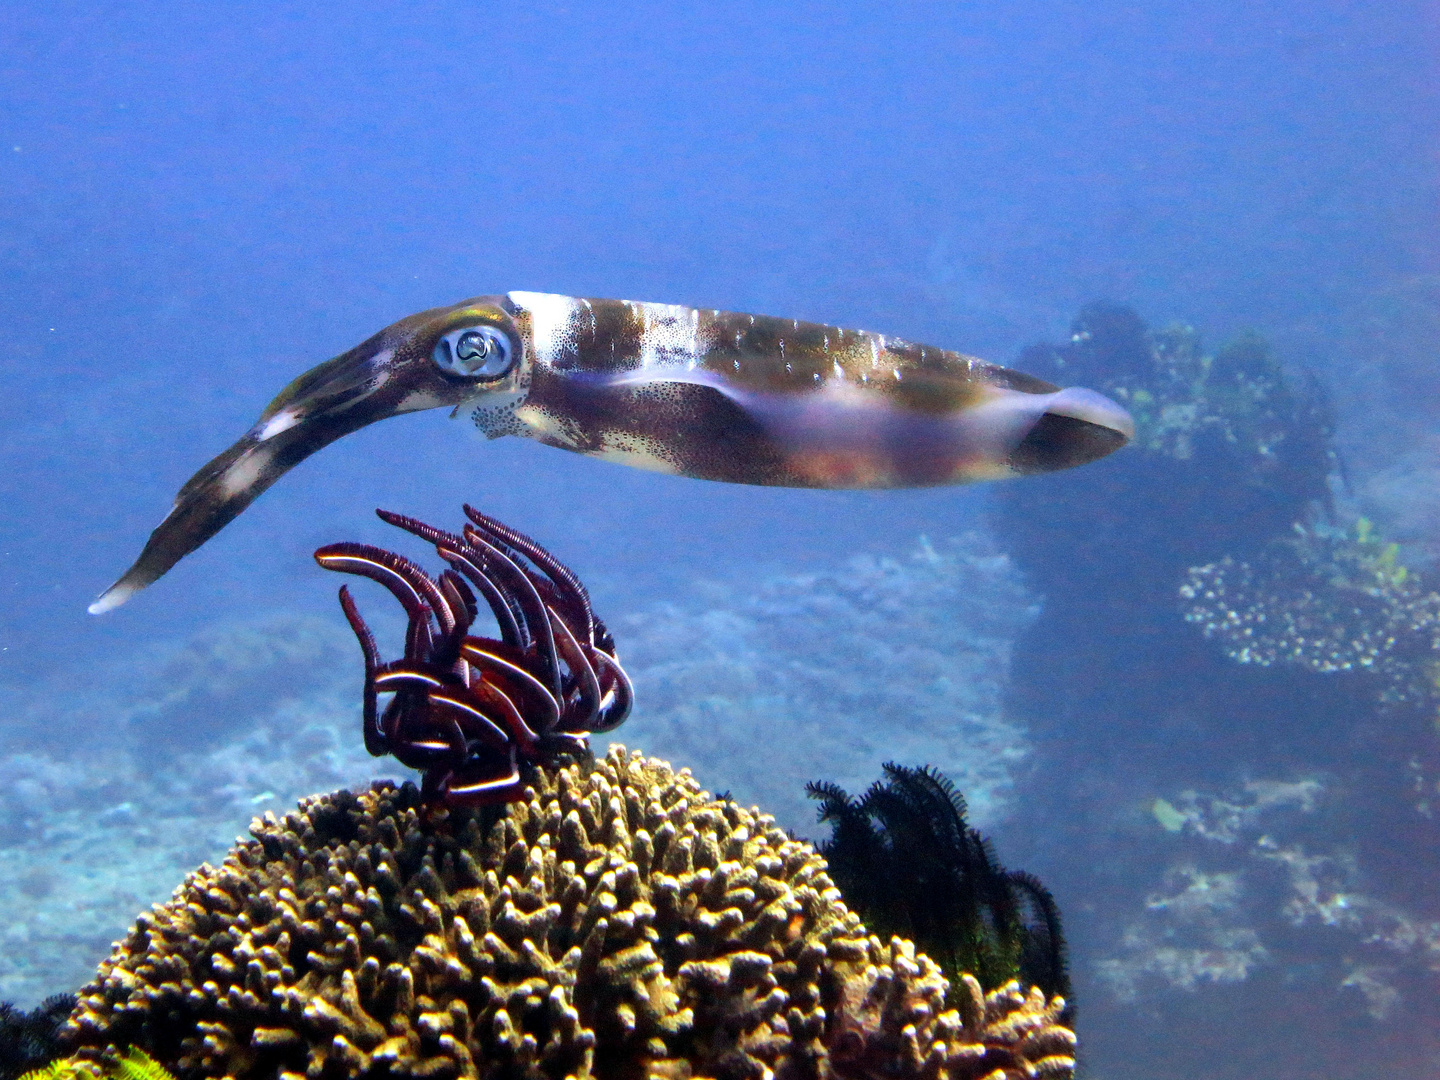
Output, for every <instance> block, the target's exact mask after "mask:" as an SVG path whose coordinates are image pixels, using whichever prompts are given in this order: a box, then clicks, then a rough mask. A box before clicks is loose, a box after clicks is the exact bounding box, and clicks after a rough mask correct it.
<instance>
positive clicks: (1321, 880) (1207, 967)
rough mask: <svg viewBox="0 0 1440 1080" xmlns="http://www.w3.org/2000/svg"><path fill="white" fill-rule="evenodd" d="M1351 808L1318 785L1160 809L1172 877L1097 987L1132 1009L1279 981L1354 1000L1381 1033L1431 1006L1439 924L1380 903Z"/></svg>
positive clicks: (1193, 794) (1127, 922) (1129, 927)
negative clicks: (1409, 1004) (1218, 988)
mask: <svg viewBox="0 0 1440 1080" xmlns="http://www.w3.org/2000/svg"><path fill="white" fill-rule="evenodd" d="M1343 802H1344V792H1343V789H1340V790H1337V789H1336V786H1335V784H1334V781H1333V780H1331V779H1329V778H1324V777H1320V776H1307V777H1304V778H1301V779H1297V780H1273V779H1270V780H1252V781H1249V782H1247V783H1245V784H1244V785H1243V786H1242V788H1241V789H1240V790H1239V791H1235V792H1226V793H1225V794H1223V795H1216V794H1210V793H1204V792H1198V791H1194V790H1184V791H1180V792H1177V793H1174V794H1172V796H1171V797H1170V798H1168V799H1167V798H1157V799H1156V800H1155V801H1154V803H1153V804H1152V805H1151V815H1152V817H1153V823H1152V827H1153V828H1154V830H1155V835H1157V836H1164V837H1165V838H1166V840H1167V841H1168V842H1167V844H1166V847H1167V848H1169V851H1170V859H1171V860H1172V861H1171V865H1170V866H1169V867H1168V868H1167V869H1166V870H1165V871H1164V873H1163V875H1162V876H1161V879H1160V881H1159V882H1158V883H1156V884H1155V885H1154V886H1153V887H1152V891H1151V892H1150V893H1149V894H1148V895H1147V896H1146V897H1145V898H1144V902H1143V907H1140V906H1139V905H1137V909H1136V910H1133V911H1132V913H1131V914H1129V915H1128V916H1126V917H1125V918H1124V929H1123V933H1122V934H1121V936H1120V941H1119V948H1118V949H1117V950H1116V951H1115V953H1114V954H1112V955H1111V956H1110V957H1107V958H1105V959H1104V960H1102V961H1101V962H1100V967H1099V974H1100V977H1101V979H1102V981H1103V982H1104V983H1105V984H1107V985H1108V986H1109V988H1110V989H1111V990H1112V991H1113V992H1114V993H1116V994H1117V995H1118V996H1120V997H1121V998H1122V999H1124V1000H1126V1001H1133V1000H1135V999H1136V998H1137V997H1139V996H1141V995H1142V994H1146V996H1149V995H1148V993H1147V992H1148V991H1153V990H1154V989H1155V988H1156V987H1159V986H1168V987H1173V988H1176V989H1180V990H1188V991H1193V990H1196V989H1198V988H1200V987H1203V986H1206V985H1216V984H1225V983H1238V982H1242V981H1244V980H1246V979H1249V978H1252V977H1254V976H1255V975H1256V974H1257V973H1259V972H1260V971H1262V970H1263V969H1267V968H1273V969H1278V971H1279V972H1281V973H1282V974H1283V981H1284V982H1286V983H1289V984H1291V985H1294V986H1296V987H1297V988H1300V987H1309V986H1316V987H1317V988H1319V987H1325V986H1327V985H1328V986H1329V987H1336V988H1339V989H1340V990H1341V992H1342V994H1346V995H1348V994H1353V995H1355V999H1356V1000H1357V1001H1358V1002H1359V1003H1360V1004H1361V1005H1362V1006H1363V1008H1364V1010H1365V1012H1367V1013H1368V1014H1369V1015H1370V1016H1371V1017H1372V1018H1374V1019H1375V1020H1384V1019H1386V1018H1387V1017H1389V1016H1390V1014H1391V1013H1392V1012H1394V1011H1395V1010H1396V1009H1397V1007H1398V1006H1399V1005H1400V1004H1401V1003H1402V1001H1404V999H1405V998H1406V997H1407V996H1420V997H1423V996H1426V995H1428V994H1430V993H1431V992H1432V991H1431V990H1430V985H1431V974H1432V972H1433V971H1434V970H1435V968H1436V967H1437V966H1440V923H1437V922H1435V921H1433V920H1431V919H1428V918H1427V917H1425V916H1424V915H1422V914H1420V913H1417V912H1415V911H1413V910H1407V909H1406V908H1405V907H1403V906H1401V905H1398V904H1396V903H1394V902H1393V901H1388V900H1385V899H1382V898H1381V897H1379V896H1377V895H1375V891H1376V888H1377V886H1383V885H1386V884H1391V883H1388V882H1385V881H1383V880H1381V881H1377V880H1374V877H1375V873H1376V871H1375V870H1374V869H1371V870H1370V871H1369V873H1367V872H1366V871H1365V870H1363V869H1362V867H1361V865H1360V861H1359V859H1358V858H1357V855H1358V852H1357V851H1356V850H1355V849H1354V847H1353V846H1352V845H1351V844H1349V843H1346V842H1344V841H1342V840H1338V839H1337V834H1342V828H1343V823H1342V822H1337V821H1336V817H1337V815H1343V813H1344V807H1343ZM1337 826H1340V827H1337ZM1342 835H1343V834H1342ZM1422 872H1423V871H1422ZM1302 928H1310V930H1311V931H1312V932H1311V933H1306V934H1303V935H1302V934H1298V933H1297V932H1296V931H1297V930H1300V929H1302Z"/></svg>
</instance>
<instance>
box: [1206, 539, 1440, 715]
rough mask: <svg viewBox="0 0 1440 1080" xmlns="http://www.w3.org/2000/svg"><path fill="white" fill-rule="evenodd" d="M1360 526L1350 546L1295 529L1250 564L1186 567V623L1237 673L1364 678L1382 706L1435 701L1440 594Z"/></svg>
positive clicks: (1439, 674) (1224, 562)
mask: <svg viewBox="0 0 1440 1080" xmlns="http://www.w3.org/2000/svg"><path fill="white" fill-rule="evenodd" d="M1396 552H1397V549H1396V546H1395V545H1394V544H1384V543H1382V542H1380V540H1379V539H1377V538H1376V537H1375V536H1374V533H1373V531H1372V529H1371V528H1370V526H1369V523H1368V522H1367V521H1365V520H1364V519H1363V518H1362V519H1361V521H1360V523H1359V525H1358V526H1357V528H1356V532H1355V535H1354V536H1351V535H1350V534H1349V533H1346V532H1341V531H1339V530H1336V529H1327V528H1319V527H1316V528H1301V527H1298V526H1297V527H1296V528H1295V530H1294V532H1293V534H1292V535H1291V536H1290V537H1288V538H1287V539H1285V540H1283V541H1278V542H1276V543H1274V544H1272V545H1271V546H1270V547H1269V548H1268V549H1267V550H1266V551H1265V552H1264V553H1262V554H1261V555H1260V556H1257V557H1256V558H1254V559H1252V560H1250V561H1240V560H1236V559H1231V558H1225V559H1222V560H1220V561H1219V562H1215V563H1210V564H1207V565H1205V566H1197V567H1193V568H1192V569H1191V570H1190V576H1189V580H1188V581H1187V582H1186V583H1185V584H1184V585H1183V586H1182V587H1181V589H1180V595H1181V597H1182V598H1183V600H1184V601H1185V607H1186V610H1185V618H1186V619H1187V620H1188V621H1189V622H1192V623H1195V624H1198V625H1199V626H1200V627H1201V628H1202V629H1203V630H1204V632H1205V636H1206V637H1211V638H1215V639H1216V640H1218V641H1219V642H1220V644H1221V645H1222V647H1223V648H1224V649H1225V652H1226V653H1227V654H1228V655H1229V656H1230V657H1231V658H1232V659H1234V660H1237V661H1239V662H1240V663H1245V664H1258V665H1261V666H1268V665H1270V664H1274V663H1279V662H1285V663H1291V664H1298V665H1300V666H1302V667H1305V668H1309V669H1310V670H1311V671H1315V672H1319V673H1322V674H1330V673H1334V672H1341V671H1361V672H1370V673H1373V674H1374V675H1377V676H1379V677H1380V679H1381V685H1380V698H1381V700H1382V701H1384V702H1387V703H1393V702H1405V701H1418V702H1425V701H1434V700H1436V699H1437V697H1440V684H1437V678H1440V663H1437V661H1436V659H1435V657H1436V651H1437V649H1440V594H1437V593H1435V592H1433V591H1431V590H1429V589H1428V588H1426V587H1425V585H1424V584H1423V583H1422V581H1421V580H1420V578H1419V577H1418V575H1416V574H1413V573H1411V572H1410V571H1409V570H1408V569H1407V568H1406V567H1405V566H1403V565H1401V564H1399V563H1398V562H1397V561H1396Z"/></svg>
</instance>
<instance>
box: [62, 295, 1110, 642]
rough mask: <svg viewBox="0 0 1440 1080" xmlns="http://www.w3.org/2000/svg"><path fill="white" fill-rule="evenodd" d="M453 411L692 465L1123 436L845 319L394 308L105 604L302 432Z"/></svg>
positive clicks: (638, 306) (947, 475) (235, 459)
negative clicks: (830, 322)
mask: <svg viewBox="0 0 1440 1080" xmlns="http://www.w3.org/2000/svg"><path fill="white" fill-rule="evenodd" d="M441 407H447V408H451V407H453V408H454V409H455V415H465V416H468V417H470V419H471V420H472V421H473V422H474V423H475V425H476V426H477V427H478V428H479V429H480V430H481V431H483V432H484V433H485V434H486V435H488V436H490V437H491V438H498V437H499V436H501V435H523V436H526V437H528V438H532V439H538V440H539V441H540V442H543V443H547V444H549V445H550V446H558V447H562V448H564V449H566V450H573V451H576V452H577V453H581V454H590V455H592V456H594V457H600V458H605V459H607V460H609V461H619V462H624V463H626V464H628V465H636V466H639V467H641V468H647V469H656V470H659V471H661V472H668V473H675V474H679V475H683V476H693V477H700V478H703V479H706V480H724V481H728V482H730V483H740V484H770V485H780V486H786V487H816V488H890V487H920V486H927V485H933V484H957V483H964V482H966V481H970V480H988V479H996V478H999V477H1004V476H1015V475H1023V474H1026V473H1035V472H1048V471H1051V470H1054V469H1062V468H1066V467H1068V466H1071V465H1079V464H1083V463H1084V462H1088V461H1093V460H1095V459H1096V458H1099V457H1103V456H1104V455H1105V454H1108V453H1109V452H1110V451H1112V450H1114V449H1116V448H1117V447H1119V446H1121V445H1123V444H1124V443H1125V441H1126V440H1127V439H1128V438H1130V436H1131V435H1132V434H1133V425H1132V423H1131V420H1130V417H1129V415H1128V414H1127V413H1126V412H1125V410H1124V409H1122V408H1121V407H1120V406H1118V405H1116V404H1115V403H1114V402H1112V401H1110V400H1109V399H1108V398H1105V397H1102V396H1101V395H1099V394H1097V393H1094V392H1093V391H1090V390H1082V389H1076V388H1072V389H1066V390H1061V389H1059V388H1057V387H1055V386H1052V385H1050V384H1049V383H1046V382H1042V381H1041V380H1039V379H1035V378H1032V377H1031V376H1028V375H1024V374H1021V373H1020V372H1016V371H1011V370H1009V369H1007V368H1003V367H998V366H996V365H994V364H989V363H986V362H985V361H983V360H977V359H975V358H974V357H970V356H964V355H962V354H960V353H955V352H948V351H946V350H944V349H935V348H931V347H929V346H924V345H914V344H911V343H910V342H908V341H901V340H899V339H897V338H891V337H886V336H885V335H883V334H874V333H870V332H868V331H863V330H842V329H839V328H838V327H834V326H823V325H820V324H818V323H807V322H797V321H794V320H792V319H776V318H769V317H766V316H762V315H742V314H738V313H735V312H729V311H714V310H709V309H697V308H690V307H680V306H677V305H672V304H646V303H637V302H635V301H630V300H584V299H577V298H574V297H569V296H555V295H552V294H549V293H532V292H512V293H507V294H506V295H504V296H482V297H477V298H475V299H472V300H466V301H464V302H463V303H459V304H455V305H453V306H451V307H444V308H434V309H432V310H430V311H422V312H420V313H419V314H418V315H411V316H410V317H409V318H405V319H401V320H400V321H399V322H397V323H395V324H394V325H393V326H389V327H386V328H385V329H384V330H381V331H380V332H379V333H378V334H376V335H374V336H373V337H371V338H370V339H369V340H367V341H364V342H362V343H361V344H359V345H357V346H356V347H355V348H353V349H351V350H350V351H349V352H346V353H343V354H341V355H340V356H337V357H335V358H334V359H333V360H328V361H326V362H325V363H323V364H321V365H319V366H318V367H315V368H313V369H312V370H310V371H308V372H306V373H305V374H304V375H301V376H300V377H299V378H298V379H296V380H295V381H294V382H292V383H291V384H290V385H289V386H287V387H286V388H285V389H284V390H282V391H281V392H280V395H279V396H278V397H277V398H276V399H275V400H274V401H272V402H271V403H270V405H269V407H268V408H266V410H265V411H264V412H263V413H262V414H261V416H260V419H259V420H258V421H256V423H255V426H254V427H252V428H251V429H250V430H249V431H248V432H246V433H245V435H244V437H242V438H241V439H240V441H239V442H237V443H236V444H235V445H234V446H232V447H230V449H228V450H226V451H225V452H224V453H223V454H221V455H220V456H219V457H217V458H215V459H214V460H213V461H211V462H210V463H209V464H208V465H206V466H205V467H204V468H202V469H201V470H200V471H199V472H197V473H196V474H195V475H194V476H193V477H192V478H191V479H190V480H189V481H188V482H187V483H186V484H185V486H184V487H183V488H181V489H180V493H179V495H177V496H176V499H175V507H174V509H173V510H172V511H171V512H170V514H169V516H168V517H166V518H165V520H164V521H162V522H161V523H160V525H159V527H157V528H156V529H155V531H154V532H153V533H152V534H151V535H150V539H149V542H148V543H146V545H145V549H144V551H142V552H141V554H140V558H139V559H138V560H136V562H135V565H134V566H132V567H131V568H130V569H129V570H128V571H127V572H126V573H125V576H124V577H122V578H121V579H120V580H119V581H117V582H116V583H115V584H114V585H112V586H111V587H110V588H109V589H107V590H106V591H105V592H104V593H103V594H102V595H101V596H100V597H99V599H97V600H96V601H95V603H93V604H92V605H90V610H91V612H94V613H99V612H102V611H108V610H110V609H111V608H114V607H117V606H119V605H120V604H122V603H124V602H125V601H126V600H127V599H129V598H130V597H131V596H133V595H134V594H135V593H136V592H138V591H139V590H141V589H143V588H144V587H145V586H147V585H149V584H151V583H152V582H154V581H155V580H156V579H158V578H159V577H160V576H161V575H162V574H164V573H165V572H166V571H167V570H169V569H170V567H172V566H174V565H175V563H176V562H178V561H179V560H180V559H181V558H182V557H184V556H185V555H187V554H189V553H190V552H192V551H194V550H195V549H196V548H198V547H199V546H200V545H201V544H203V543H204V542H205V541H206V540H208V539H209V538H210V537H212V536H214V535H215V533H217V532H219V531H220V529H221V528H223V527H224V526H225V525H226V524H227V523H228V522H230V521H231V520H232V519H233V518H234V517H235V516H236V515H237V514H239V513H240V512H241V511H242V510H244V509H245V507H246V506H248V505H249V504H250V503H251V502H252V501H253V500H254V499H255V498H256V496H258V495H259V494H260V493H261V492H263V491H264V490H265V489H266V488H268V487H269V486H270V485H271V484H273V483H274V482H275V481H276V480H278V479H279V478H280V477H281V476H283V475H284V474H285V472H286V471H288V470H289V469H290V468H292V467H293V466H294V465H296V464H297V463H298V462H300V461H302V460H304V459H305V458H307V457H309V456H310V455H311V454H313V453H315V451H317V450H319V449H320V448H321V447H323V446H326V445H328V444H329V443H331V442H333V441H335V440H336V439H338V438H340V437H341V436H342V435H348V434H349V433H350V432H352V431H356V430H358V429H360V428H362V427H365V426H366V425H367V424H372V423H374V422H375V421H376V420H383V419H385V418H386V417H388V416H395V415H397V414H399V413H407V412H415V411H417V410H420V409H435V408H441Z"/></svg>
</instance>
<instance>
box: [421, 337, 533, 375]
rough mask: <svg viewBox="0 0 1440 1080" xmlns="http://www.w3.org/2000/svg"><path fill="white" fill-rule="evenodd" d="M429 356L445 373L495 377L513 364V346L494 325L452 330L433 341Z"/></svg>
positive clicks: (502, 373) (506, 370) (514, 358)
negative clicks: (432, 349) (432, 348)
mask: <svg viewBox="0 0 1440 1080" xmlns="http://www.w3.org/2000/svg"><path fill="white" fill-rule="evenodd" d="M430 355H431V357H432V358H433V359H434V361H435V364H436V366H437V367H439V369H440V370H441V371H443V372H445V373H446V374H447V375H460V376H463V377H464V378H467V379H498V378H499V377H500V376H502V375H504V374H506V373H508V372H509V370H510V369H511V368H512V367H514V366H515V360H516V356H515V346H514V343H513V342H511V340H510V337H509V335H508V334H506V333H505V331H503V330H500V329H498V328H497V327H494V326H474V327H469V328H467V329H463V330H452V331H450V333H448V334H446V335H445V336H444V337H442V338H441V339H440V340H439V341H437V342H436V343H435V351H434V352H432V353H431V354H430Z"/></svg>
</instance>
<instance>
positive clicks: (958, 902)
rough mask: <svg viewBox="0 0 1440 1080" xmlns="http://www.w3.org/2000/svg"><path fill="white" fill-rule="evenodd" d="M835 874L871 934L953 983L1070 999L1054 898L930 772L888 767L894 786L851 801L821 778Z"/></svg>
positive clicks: (883, 785) (816, 788) (881, 784)
mask: <svg viewBox="0 0 1440 1080" xmlns="http://www.w3.org/2000/svg"><path fill="white" fill-rule="evenodd" d="M805 790H806V791H807V792H808V793H809V795H810V797H811V798H812V799H815V800H817V801H818V802H819V803H820V820H821V821H822V822H829V823H830V826H831V829H832V830H833V831H832V834H831V837H830V839H829V840H828V841H825V842H823V843H821V844H820V845H819V847H820V851H821V853H822V854H824V856H825V858H826V860H827V861H828V862H829V863H830V876H831V877H832V878H834V880H835V883H836V884H837V885H838V886H839V887H840V891H841V892H843V893H844V894H845V901H846V903H848V904H849V905H850V906H851V907H852V908H854V909H855V910H856V911H858V912H859V913H860V915H861V917H862V918H863V919H864V920H865V922H866V924H867V925H868V926H869V927H870V929H871V930H872V931H874V932H876V933H878V934H881V935H890V934H899V935H901V936H902V937H908V938H910V939H911V940H913V941H914V942H915V943H916V945H917V946H918V947H919V948H920V949H921V950H922V951H923V952H925V953H926V954H927V955H928V956H930V957H931V958H932V959H933V960H935V962H936V963H938V964H939V965H940V966H941V967H942V968H944V970H945V973H946V975H948V976H949V977H950V978H952V979H953V978H955V977H956V976H958V975H959V974H960V973H961V972H969V973H970V974H972V975H974V976H975V977H976V978H977V979H979V980H980V984H981V985H982V986H983V987H985V989H987V990H991V989H994V988H995V987H998V986H1002V985H1004V984H1005V983H1007V982H1009V981H1010V980H1011V979H1019V980H1020V981H1021V982H1022V983H1025V984H1027V985H1032V986H1038V987H1040V989H1041V990H1043V991H1044V992H1045V993H1046V995H1047V996H1050V995H1055V994H1059V995H1061V996H1062V997H1065V998H1067V999H1068V998H1069V996H1070V979H1069V975H1068V973H1067V971H1066V967H1065V939H1064V937H1063V936H1062V934H1061V930H1060V911H1059V908H1057V907H1056V904H1055V898H1054V897H1052V896H1051V895H1050V892H1049V891H1048V890H1047V889H1046V888H1045V886H1043V885H1041V884H1040V882H1039V881H1038V880H1036V879H1035V878H1034V877H1033V876H1031V875H1030V874H1026V873H1023V872H1019V871H1006V870H1005V869H1004V868H1003V867H1002V866H1001V865H1000V863H999V861H998V860H997V859H996V858H995V852H994V849H993V848H992V847H991V844H990V841H988V840H986V839H985V838H984V837H983V836H981V835H980V834H979V833H978V832H976V831H975V830H974V829H972V828H970V826H969V825H968V824H967V822H966V820H965V799H964V797H963V796H962V795H961V794H960V793H959V792H958V791H956V790H955V786H954V785H953V784H951V783H950V781H949V780H948V779H947V778H946V777H945V776H944V775H943V774H941V773H940V772H939V770H937V769H934V768H932V767H930V766H928V765H927V766H924V767H922V768H918V769H916V768H908V767H906V766H904V765H896V764H894V763H893V762H887V763H886V765H885V779H884V780H877V781H876V782H875V783H874V784H872V785H871V786H870V789H869V790H868V791H866V792H865V794H864V795H862V796H860V797H858V798H852V797H851V796H850V795H849V793H848V792H846V791H844V790H843V789H842V788H840V787H839V786H837V785H836V784H832V783H828V782H825V781H820V782H817V783H812V784H807V785H806V787H805Z"/></svg>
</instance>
